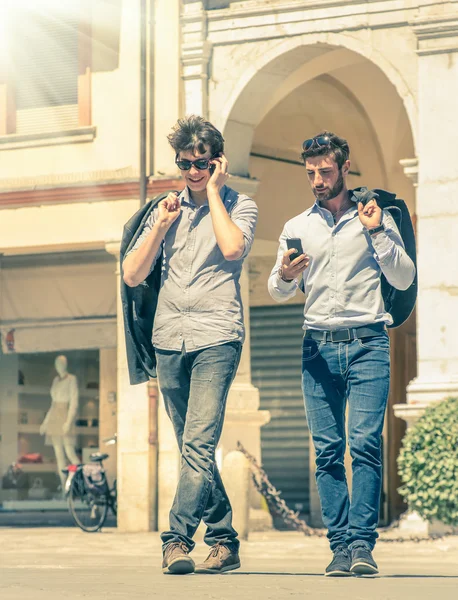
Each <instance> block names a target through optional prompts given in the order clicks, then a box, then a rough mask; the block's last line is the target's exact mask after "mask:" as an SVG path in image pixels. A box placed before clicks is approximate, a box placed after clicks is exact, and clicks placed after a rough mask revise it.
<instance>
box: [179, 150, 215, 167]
mask: <svg viewBox="0 0 458 600" xmlns="http://www.w3.org/2000/svg"><path fill="white" fill-rule="evenodd" d="M218 156H219V152H218V153H217V154H214V155H213V156H211V157H210V158H198V159H197V160H187V159H185V158H183V159H181V160H180V159H179V158H178V154H177V157H176V159H175V164H176V165H177V167H178V168H179V169H180V171H189V169H190V168H191V167H193V166H194V167H196V169H199V171H205V169H208V168H209V167H210V166H211V165H210V161H212V160H213V159H214V158H217V157H218Z"/></svg>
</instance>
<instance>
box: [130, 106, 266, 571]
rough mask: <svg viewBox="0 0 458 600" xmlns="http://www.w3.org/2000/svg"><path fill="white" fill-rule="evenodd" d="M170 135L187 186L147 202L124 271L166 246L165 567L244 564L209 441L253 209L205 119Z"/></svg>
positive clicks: (236, 332) (220, 414)
mask: <svg viewBox="0 0 458 600" xmlns="http://www.w3.org/2000/svg"><path fill="white" fill-rule="evenodd" d="M168 139H169V142H170V144H171V146H172V147H173V149H174V151H175V153H176V161H175V162H176V164H177V166H178V168H179V169H180V171H181V174H182V176H183V179H184V181H185V183H186V187H185V189H184V190H183V192H182V193H181V194H179V195H178V194H175V193H171V194H169V196H168V197H167V198H166V199H164V200H162V201H161V202H159V204H158V206H157V208H155V209H154V210H153V212H152V213H151V217H150V218H149V220H148V221H147V223H146V225H145V228H144V231H143V233H142V234H141V235H140V237H139V239H138V241H137V242H136V244H135V246H134V248H133V250H132V251H131V252H129V254H128V255H127V256H126V258H125V260H124V262H123V276H124V281H125V282H126V284H127V285H129V286H132V287H134V286H137V285H139V284H141V283H142V282H143V281H144V280H145V279H146V277H147V276H148V275H149V273H151V271H152V270H153V268H154V266H155V264H156V261H157V260H158V258H159V256H160V255H161V252H162V261H163V262H162V276H161V287H160V292H159V298H158V305H157V309H156V315H155V320H154V327H153V346H154V348H155V353H156V359H157V372H158V378H159V386H160V389H161V392H162V395H163V398H164V402H165V407H166V410H167V414H168V415H169V417H170V419H171V421H172V424H173V427H174V430H175V434H176V438H177V441H178V446H179V448H180V452H181V472H180V478H179V482H178V488H177V491H176V495H175V500H174V502H173V506H172V509H171V511H170V529H169V530H168V531H166V532H164V533H163V534H162V536H161V537H162V542H163V564H162V568H163V572H164V573H175V574H186V573H192V572H194V571H196V572H200V573H221V572H224V571H229V570H233V569H237V568H238V567H240V558H239V553H238V549H239V541H238V539H237V532H236V531H235V530H234V528H233V527H232V510H231V505H230V502H229V499H228V497H227V494H226V491H225V489H224V486H223V483H222V480H221V476H220V474H219V472H218V469H217V466H216V464H215V450H216V446H217V444H218V440H219V438H220V435H221V430H222V427H223V420H224V412H225V406H226V398H227V395H228V392H229V388H230V385H231V383H232V380H233V379H234V376H235V373H236V371H237V367H238V364H239V360H240V354H241V351H242V344H243V341H244V337H245V331H244V324H243V309H242V301H241V296H240V285H239V279H240V274H241V271H242V264H243V260H244V259H245V258H246V256H247V254H248V252H249V251H250V248H251V245H252V243H253V238H254V231H255V227H256V221H257V212H258V211H257V207H256V204H255V203H254V201H253V200H252V199H251V198H248V197H247V196H244V195H242V194H239V193H237V192H236V191H234V190H233V189H231V188H229V187H228V186H226V185H225V184H226V181H227V179H228V177H229V175H228V161H227V159H226V157H225V156H224V140H223V137H222V135H221V133H220V132H219V131H218V130H217V129H216V128H215V127H214V126H213V125H212V124H211V123H209V122H208V121H205V120H204V119H203V118H201V117H198V116H190V117H187V118H184V119H180V120H179V121H178V123H177V124H176V125H175V127H174V129H173V131H172V133H171V134H170V135H169V137H168ZM201 520H203V521H204V523H205V525H206V526H207V531H206V534H205V538H204V539H205V542H206V543H207V544H208V545H209V546H211V547H212V549H211V551H210V554H209V556H208V558H207V559H206V560H205V561H204V563H202V564H201V565H198V566H197V567H196V566H195V564H194V561H193V560H192V558H191V557H190V556H189V553H190V551H191V550H192V549H193V548H194V545H195V544H194V542H193V539H192V538H193V535H194V533H195V532H196V530H197V527H198V525H199V523H200V521H201Z"/></svg>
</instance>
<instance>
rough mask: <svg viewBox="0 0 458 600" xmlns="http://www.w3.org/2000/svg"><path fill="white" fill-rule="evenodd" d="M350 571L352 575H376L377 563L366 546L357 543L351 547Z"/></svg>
mask: <svg viewBox="0 0 458 600" xmlns="http://www.w3.org/2000/svg"><path fill="white" fill-rule="evenodd" d="M350 570H351V572H352V573H353V574H354V575H376V574H377V573H378V567H377V563H376V562H375V560H374V559H373V557H372V552H371V551H370V548H369V547H368V546H366V544H364V543H359V542H358V543H356V544H355V545H354V546H352V548H351V569H350Z"/></svg>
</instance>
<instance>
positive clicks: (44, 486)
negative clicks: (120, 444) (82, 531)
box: [0, 350, 99, 510]
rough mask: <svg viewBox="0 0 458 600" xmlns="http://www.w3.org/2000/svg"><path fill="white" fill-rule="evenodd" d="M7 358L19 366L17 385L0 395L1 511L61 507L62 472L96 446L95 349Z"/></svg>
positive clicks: (96, 369) (95, 448)
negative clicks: (66, 426) (0, 438)
mask: <svg viewBox="0 0 458 600" xmlns="http://www.w3.org/2000/svg"><path fill="white" fill-rule="evenodd" d="M7 358H8V359H9V360H10V361H14V362H15V365H16V367H17V369H16V373H17V385H16V386H14V388H13V389H14V391H13V393H9V394H6V395H5V394H4V395H3V396H2V395H1V394H0V401H1V404H2V406H0V414H1V422H0V429H1V434H2V444H1V456H0V465H1V467H2V472H1V473H0V482H1V489H0V502H1V504H2V508H3V510H21V509H22V510H37V509H42V510H46V509H48V510H53V509H59V508H62V507H65V506H66V503H65V498H64V496H63V493H62V489H63V487H64V484H65V476H64V474H63V473H62V472H61V469H62V468H65V467H66V466H67V464H71V463H74V462H88V461H89V455H90V453H92V452H95V451H97V449H98V446H99V351H96V350H73V351H68V352H63V353H61V354H59V353H56V352H53V353H41V354H19V355H13V356H11V357H7ZM3 360H5V357H3ZM9 368H11V365H9ZM66 424H68V428H67V429H65V425H66Z"/></svg>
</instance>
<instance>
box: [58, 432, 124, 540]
mask: <svg viewBox="0 0 458 600" xmlns="http://www.w3.org/2000/svg"><path fill="white" fill-rule="evenodd" d="M104 442H105V443H106V444H107V445H111V444H116V434H115V436H114V437H112V438H108V439H107V440H104ZM108 456H109V455H108V454H104V453H102V452H95V453H93V454H91V455H90V457H89V458H90V460H91V464H89V465H83V464H78V465H69V466H68V467H67V468H66V469H63V472H64V473H66V474H67V480H66V482H65V495H66V497H67V502H68V509H69V512H70V515H71V517H72V519H73V521H74V523H75V525H77V526H78V527H79V528H80V529H82V530H83V531H86V532H88V533H95V532H97V531H100V529H102V527H103V525H104V523H105V521H106V519H107V516H108V512H109V510H110V509H111V511H112V512H113V514H114V515H115V516H116V514H117V508H118V507H117V486H116V479H115V480H114V482H113V487H111V488H110V486H109V484H108V480H107V477H106V474H105V469H104V468H103V461H104V460H106V459H107V458H108ZM97 465H98V468H97Z"/></svg>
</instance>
